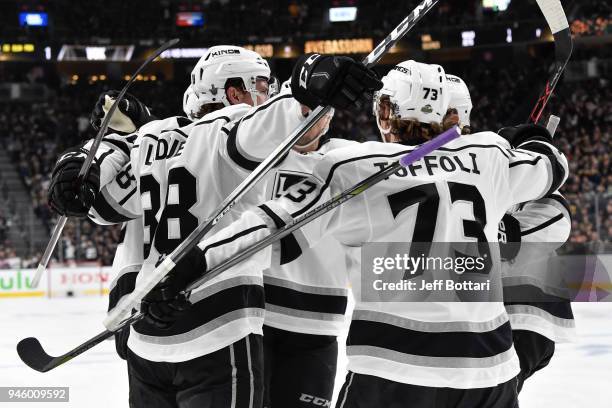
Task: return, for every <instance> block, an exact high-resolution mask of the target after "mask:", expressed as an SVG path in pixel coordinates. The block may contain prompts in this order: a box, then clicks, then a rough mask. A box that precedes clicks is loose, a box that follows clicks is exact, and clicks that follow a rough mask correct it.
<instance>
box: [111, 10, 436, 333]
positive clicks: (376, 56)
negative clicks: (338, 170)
mask: <svg viewBox="0 0 612 408" xmlns="http://www.w3.org/2000/svg"><path fill="white" fill-rule="evenodd" d="M438 1H439V0H424V1H422V2H421V3H420V4H419V5H418V6H417V7H416V8H415V9H414V10H413V11H412V12H411V13H410V14H409V15H408V16H407V17H406V18H405V19H404V20H403V21H402V22H401V23H400V24H399V25H398V26H397V27H395V29H393V31H392V32H391V33H390V34H389V35H388V36H387V37H386V38H385V39H384V40H383V41H382V42H381V43H380V44H378V46H377V47H376V48H375V49H374V50H373V51H372V52H370V54H368V56H367V57H366V58H364V60H363V61H362V62H363V64H364V65H366V66H367V67H368V68H371V67H373V66H374V64H376V63H377V62H378V61H379V60H380V58H381V57H382V56H383V55H384V54H385V53H386V52H387V51H388V50H389V49H390V48H391V47H393V46H394V45H395V44H397V42H398V41H399V40H400V39H401V38H402V37H403V36H404V35H405V34H406V33H407V32H408V31H410V30H411V29H412V28H413V27H414V26H415V25H416V23H417V22H418V21H419V20H420V19H421V18H422V17H423V16H424V15H425V14H426V13H427V12H428V11H429V10H431V9H432V8H433V7H434V6H435V5H436V4H437V3H438ZM330 109H331V107H329V106H326V107H321V106H319V107H317V108H316V109H315V110H314V111H313V112H312V113H311V114H310V115H309V116H308V118H307V119H306V120H305V121H304V122H303V123H302V124H301V125H300V126H298V128H296V129H295V130H294V131H293V132H292V133H291V134H290V135H289V136H288V137H287V139H285V141H284V142H283V143H282V144H281V145H279V146H278V147H277V148H276V149H275V150H274V151H273V152H272V153H270V154H269V155H268V157H267V158H266V159H265V160H264V161H263V162H262V163H260V164H259V166H257V168H256V169H255V170H254V171H253V172H252V173H251V174H249V176H248V177H247V178H246V179H245V180H244V181H242V183H240V184H239V185H238V187H236V188H235V189H234V191H232V193H231V194H230V195H229V196H228V197H227V198H226V199H225V200H223V202H222V203H221V204H220V205H219V206H218V207H217V208H216V209H215V211H213V212H212V213H213V214H214V215H213V216H212V217H209V218H208V219H207V220H206V221H205V222H204V223H202V224H200V225H199V226H198V227H197V228H196V229H195V230H194V231H193V232H192V233H191V234H189V235H188V236H187V238H185V240H183V242H181V244H180V245H179V246H178V247H177V248H176V249H175V250H174V251H172V252H171V253H170V254H169V255H167V256H166V257H165V258H164V259H163V261H162V262H161V263H160V264H159V265H158V266H156V268H155V269H154V270H153V271H151V273H147V277H146V280H144V279H143V280H142V281H141V282H139V285H138V287H137V288H136V289H135V290H134V291H133V292H132V293H130V294H129V295H127V296H125V297H123V298H122V299H121V300H120V301H119V302H118V303H117V305H116V306H115V307H114V308H113V310H112V311H111V312H110V313H109V314H108V316H107V317H106V319H105V320H104V325H105V326H106V327H107V328H109V327H110V328H114V326H115V325H116V324H117V322H119V321H120V320H122V319H124V318H125V317H126V316H129V314H130V313H131V311H132V309H134V308H138V304H139V302H140V301H141V300H142V298H143V297H144V296H145V295H146V294H147V293H148V292H149V291H151V289H153V287H154V286H155V285H156V284H157V283H158V282H159V281H160V280H161V279H162V278H163V277H164V276H165V275H166V274H168V272H170V271H171V270H172V269H173V268H174V266H175V265H176V263H177V262H178V261H179V260H180V259H181V258H182V257H183V256H184V255H185V254H187V253H188V252H189V251H190V250H191V249H193V247H194V246H195V245H196V244H197V243H198V242H200V241H201V240H202V239H203V238H204V237H205V236H206V234H207V233H208V232H209V231H210V230H211V229H212V228H213V227H214V226H215V225H216V224H217V223H218V222H219V221H220V220H221V219H222V218H223V217H224V216H225V215H226V214H227V213H228V212H229V211H230V210H231V209H232V207H234V205H235V204H236V202H237V201H238V200H239V199H240V198H241V197H243V196H244V195H245V194H246V193H247V192H248V191H249V190H250V189H251V188H252V187H253V186H254V185H255V184H256V183H257V182H258V181H259V180H261V179H262V178H263V177H264V176H265V175H266V174H267V173H268V172H269V171H270V169H272V168H273V167H274V166H276V165H277V164H278V163H279V162H280V161H281V160H282V159H283V158H284V157H285V155H286V154H287V153H288V152H289V150H291V148H292V147H293V145H295V144H296V143H297V141H298V140H299V139H301V138H302V136H303V135H304V134H306V132H308V131H309V130H310V128H311V127H312V126H313V125H314V124H315V123H317V122H318V121H319V119H321V118H322V117H323V116H324V115H326V114H327V113H328V112H329V110H330Z"/></svg>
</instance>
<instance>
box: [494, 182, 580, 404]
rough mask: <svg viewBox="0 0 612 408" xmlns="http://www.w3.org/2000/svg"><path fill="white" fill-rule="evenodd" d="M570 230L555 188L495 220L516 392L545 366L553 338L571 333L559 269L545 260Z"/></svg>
mask: <svg viewBox="0 0 612 408" xmlns="http://www.w3.org/2000/svg"><path fill="white" fill-rule="evenodd" d="M570 229H571V217H570V211H569V204H568V203H567V201H566V200H565V198H564V197H563V196H562V195H561V194H559V193H558V192H554V193H552V194H549V195H547V196H546V197H543V198H541V199H539V200H534V201H529V202H527V203H523V204H521V205H519V206H517V207H516V208H514V209H513V210H512V211H511V212H509V213H508V214H506V215H505V216H504V218H503V220H502V223H501V224H500V241H501V242H504V243H509V246H510V248H511V250H510V253H511V255H510V256H509V257H508V259H504V261H505V262H504V264H503V268H502V272H503V275H502V276H503V282H504V298H505V300H506V303H505V304H506V311H507V312H508V315H509V316H510V323H511V325H512V337H513V341H514V347H515V349H516V352H517V354H518V357H519V361H520V365H521V372H520V374H519V376H518V391H519V392H520V391H521V389H522V388H523V384H524V382H525V380H526V379H527V378H529V377H530V376H532V375H533V374H534V373H535V372H536V371H538V370H541V369H542V368H544V367H546V366H547V365H548V363H549V361H550V359H551V358H552V356H553V354H554V351H555V343H557V342H568V341H572V340H573V338H574V336H575V333H574V331H575V324H574V316H573V313H572V308H571V304H570V302H569V300H568V299H569V297H568V293H567V288H566V287H565V285H564V284H563V276H562V273H561V271H560V270H558V269H557V268H555V266H554V264H553V263H551V262H552V260H553V259H554V252H555V250H556V249H557V248H558V247H560V246H561V245H563V243H564V242H565V241H566V240H567V239H568V238H569V235H570ZM502 254H503V252H502Z"/></svg>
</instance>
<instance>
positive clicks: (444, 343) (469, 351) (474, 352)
mask: <svg viewBox="0 0 612 408" xmlns="http://www.w3.org/2000/svg"><path fill="white" fill-rule="evenodd" d="M346 344H347V346H374V347H380V348H383V349H388V350H393V351H397V352H399V353H406V354H412V355H416V356H428V357H460V358H461V357H464V358H485V357H492V356H495V355H498V354H500V353H503V352H505V351H507V350H508V349H509V348H510V347H511V346H512V331H511V328H510V322H506V323H504V324H503V325H501V326H499V327H498V328H497V329H495V330H491V331H488V332H456V331H454V332H422V331H418V330H411V329H406V328H403V327H398V326H394V325H391V324H387V323H380V322H373V321H370V320H353V321H352V322H351V327H350V329H349V334H348V338H347V341H346Z"/></svg>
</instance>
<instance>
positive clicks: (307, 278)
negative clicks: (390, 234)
mask: <svg viewBox="0 0 612 408" xmlns="http://www.w3.org/2000/svg"><path fill="white" fill-rule="evenodd" d="M355 143H356V142H352V141H348V140H344V139H335V138H332V139H330V140H329V141H328V142H327V143H325V144H323V145H322V146H321V147H320V148H319V150H317V151H316V152H312V153H308V154H299V153H297V152H295V151H291V152H290V153H289V155H288V156H287V158H286V159H285V160H284V161H283V162H282V163H281V164H279V165H278V166H277V167H276V168H275V171H273V172H271V173H270V175H269V176H268V177H267V178H266V180H265V181H264V188H265V193H264V196H265V199H266V200H273V199H276V198H279V197H281V196H282V195H284V194H285V193H287V191H288V190H289V189H290V188H291V187H292V186H294V185H296V184H298V183H300V182H302V181H304V180H305V179H307V178H308V177H310V176H311V175H312V171H313V169H314V167H315V165H316V164H317V163H318V162H319V161H320V158H321V156H322V155H323V154H324V153H326V152H329V151H331V150H334V149H338V148H341V147H344V146H349V145H353V144H355ZM259 187H260V186H259V185H258V186H256V188H259ZM291 248H296V249H297V250H298V251H299V252H300V256H299V257H298V258H297V259H295V260H294V261H292V262H289V263H285V264H283V265H274V266H272V267H271V268H269V269H266V270H264V272H263V277H264V289H265V298H266V315H265V320H264V322H265V324H266V325H267V326H271V327H275V328H277V329H281V330H286V331H291V332H296V333H306V334H316V335H325V336H338V335H340V334H341V332H342V331H343V330H344V327H345V325H344V315H345V313H346V306H347V302H348V291H349V289H348V286H349V284H348V273H347V270H346V260H345V258H344V255H343V253H342V251H343V248H342V246H341V245H340V244H339V243H338V242H337V241H336V239H335V238H334V237H332V236H331V235H328V236H325V237H323V238H322V239H321V241H320V242H318V243H317V244H316V245H314V246H313V247H311V248H304V249H301V248H299V247H298V246H291V245H289V243H288V244H287V251H290V249H291ZM287 255H288V256H290V257H291V258H293V257H294V256H297V254H287Z"/></svg>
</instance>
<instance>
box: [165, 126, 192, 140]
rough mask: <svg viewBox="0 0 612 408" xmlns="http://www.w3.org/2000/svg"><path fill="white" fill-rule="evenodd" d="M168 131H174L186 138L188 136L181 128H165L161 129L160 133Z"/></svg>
mask: <svg viewBox="0 0 612 408" xmlns="http://www.w3.org/2000/svg"><path fill="white" fill-rule="evenodd" d="M168 132H174V133H178V134H179V135H181V136H183V137H184V138H185V139H187V138H188V137H189V135H188V134H186V133H185V132H183V131H182V130H181V129H178V128H177V129H166V130H162V131H161V133H168Z"/></svg>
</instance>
